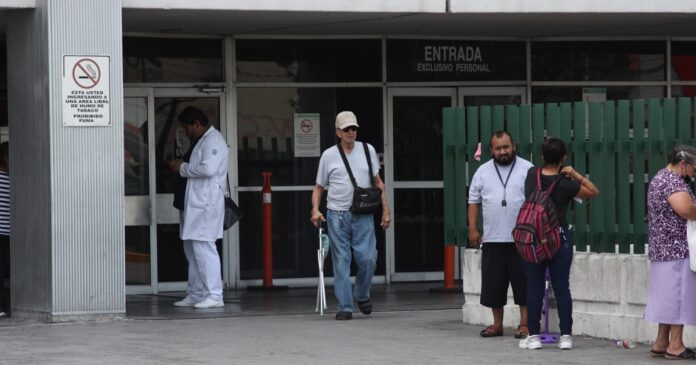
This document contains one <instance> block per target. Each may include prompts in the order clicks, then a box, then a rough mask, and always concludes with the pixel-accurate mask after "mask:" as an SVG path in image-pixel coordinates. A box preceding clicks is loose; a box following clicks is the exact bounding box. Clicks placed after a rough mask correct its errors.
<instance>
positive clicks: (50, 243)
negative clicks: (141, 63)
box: [7, 0, 125, 321]
mask: <svg viewBox="0 0 696 365" xmlns="http://www.w3.org/2000/svg"><path fill="white" fill-rule="evenodd" d="M65 55H79V56H81V55H85V56H109V59H110V66H109V67H108V69H106V70H100V71H101V79H100V80H99V82H107V81H108V82H109V83H110V88H109V89H108V90H109V94H110V95H109V101H110V113H108V114H109V116H108V117H110V122H111V124H110V125H109V126H102V127H96V126H81V127H68V126H64V125H63V108H64V102H63V97H62V83H63V69H64V65H63V60H64V56H65ZM7 61H8V94H9V95H8V99H9V129H10V180H11V189H12V203H11V205H12V235H11V250H12V255H11V256H12V259H11V267H12V270H11V276H12V280H11V288H12V289H11V297H12V305H11V306H12V316H13V317H31V318H38V319H41V320H45V321H69V320H75V319H91V318H95V317H120V316H123V315H124V314H125V275H124V272H125V264H124V262H125V259H124V256H125V253H124V228H123V189H124V187H123V185H124V177H123V76H122V75H123V67H122V24H121V0H99V1H94V0H37V1H36V8H35V9H31V10H13V11H8V25H7Z"/></svg>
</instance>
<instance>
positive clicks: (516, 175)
mask: <svg viewBox="0 0 696 365" xmlns="http://www.w3.org/2000/svg"><path fill="white" fill-rule="evenodd" d="M516 159H517V162H515V167H514V168H513V169H512V172H510V168H512V164H509V165H507V166H500V165H498V171H499V172H500V177H498V173H497V172H496V171H495V166H494V163H495V161H494V160H492V159H491V160H490V161H488V162H486V163H484V164H483V165H481V166H480V167H479V168H478V170H476V173H475V174H474V178H473V179H471V186H470V187H469V204H481V208H482V210H483V214H482V216H483V237H481V242H484V243H485V242H512V241H513V239H512V229H513V228H515V222H516V221H517V213H518V212H519V211H520V208H521V207H522V204H523V203H524V181H525V179H526V178H527V171H528V170H529V168H530V167H532V166H533V165H532V163H531V162H529V161H527V160H525V159H523V158H521V157H519V156H517V157H516ZM508 173H510V180H508V183H507V187H506V188H505V189H504V190H503V183H502V182H501V181H500V179H501V178H502V180H503V182H504V181H505V180H506V179H507V177H508ZM503 192H505V201H506V203H507V204H506V206H502V201H503Z"/></svg>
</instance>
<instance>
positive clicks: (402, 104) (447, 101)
mask: <svg viewBox="0 0 696 365" xmlns="http://www.w3.org/2000/svg"><path fill="white" fill-rule="evenodd" d="M392 103H393V105H394V180H397V181H406V180H416V181H417V180H420V181H428V180H431V181H437V180H442V108H447V107H450V106H452V98H451V97H450V96H394V98H393V99H392Z"/></svg>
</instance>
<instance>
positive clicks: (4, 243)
mask: <svg viewBox="0 0 696 365" xmlns="http://www.w3.org/2000/svg"><path fill="white" fill-rule="evenodd" d="M9 269H10V237H9V236H4V235H0V312H4V311H6V310H7V309H9V308H10V306H9V303H7V302H6V301H5V300H6V298H7V296H6V295H5V277H6V276H5V272H9Z"/></svg>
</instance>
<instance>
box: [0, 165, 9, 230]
mask: <svg viewBox="0 0 696 365" xmlns="http://www.w3.org/2000/svg"><path fill="white" fill-rule="evenodd" d="M0 235H3V236H9V235H10V175H8V174H7V172H5V171H0Z"/></svg>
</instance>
